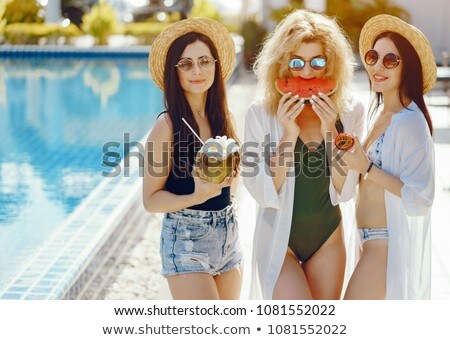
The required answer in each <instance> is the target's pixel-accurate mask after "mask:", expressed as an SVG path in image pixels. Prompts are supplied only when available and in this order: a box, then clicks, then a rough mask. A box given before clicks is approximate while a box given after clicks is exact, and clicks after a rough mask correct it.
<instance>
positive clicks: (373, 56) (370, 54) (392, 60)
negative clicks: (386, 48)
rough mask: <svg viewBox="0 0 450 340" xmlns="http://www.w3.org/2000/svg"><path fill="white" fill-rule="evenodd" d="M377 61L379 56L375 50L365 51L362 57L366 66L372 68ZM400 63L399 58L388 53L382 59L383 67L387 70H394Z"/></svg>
mask: <svg viewBox="0 0 450 340" xmlns="http://www.w3.org/2000/svg"><path fill="white" fill-rule="evenodd" d="M378 59H380V55H379V54H378V52H377V51H375V50H369V51H367V53H366V55H365V56H364V61H365V62H366V64H367V65H369V66H373V65H375V64H376V63H377V61H378ZM399 63H400V57H399V56H398V55H396V54H395V53H392V52H391V53H388V54H386V55H385V56H384V57H383V66H384V67H385V68H387V69H391V68H395V67H397V66H398V64H399Z"/></svg>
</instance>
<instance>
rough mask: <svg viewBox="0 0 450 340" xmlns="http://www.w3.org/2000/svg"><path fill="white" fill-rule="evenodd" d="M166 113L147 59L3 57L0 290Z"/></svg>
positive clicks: (0, 66) (0, 76)
mask: <svg viewBox="0 0 450 340" xmlns="http://www.w3.org/2000/svg"><path fill="white" fill-rule="evenodd" d="M161 109H162V96H161V93H160V91H159V89H158V88H157V87H156V86H155V85H154V84H153V82H152V81H151V80H150V77H149V72H148V68H147V60H146V59H145V58H134V59H133V58H130V59H121V58H116V59H92V58H91V59H64V58H57V59H44V58H39V59H38V58H36V59H33V58H25V59H0V136H1V139H0V143H1V144H0V145H1V149H0V150H1V151H0V291H1V290H2V288H3V287H4V286H5V285H6V284H7V282H8V281H10V280H11V279H12V278H13V277H14V276H15V275H16V273H17V272H18V271H20V269H21V268H22V267H23V266H24V264H25V263H26V262H27V261H29V259H30V257H32V256H33V254H34V253H35V252H37V251H38V250H39V248H40V247H41V246H42V244H43V243H44V242H45V240H47V239H48V238H49V237H51V236H52V235H53V234H54V233H55V232H56V231H57V229H58V226H60V225H61V224H62V223H63V222H64V221H65V220H66V219H67V217H68V216H69V215H70V214H71V212H73V211H74V209H75V208H76V207H77V206H78V205H80V204H81V203H82V202H83V200H84V199H85V198H86V197H87V196H88V195H89V193H90V192H92V190H93V189H94V188H95V187H96V186H97V185H98V184H99V183H100V182H101V180H102V179H103V177H102V175H101V174H102V171H104V170H105V167H103V166H102V158H103V153H102V146H103V144H105V143H107V142H108V141H116V142H119V143H121V145H123V138H124V137H123V136H124V134H125V133H129V134H130V140H131V141H139V140H140V139H141V138H143V137H144V136H145V134H146V133H147V132H148V131H149V129H150V128H151V126H152V125H153V122H154V120H155V118H156V116H157V113H158V112H160V110H161Z"/></svg>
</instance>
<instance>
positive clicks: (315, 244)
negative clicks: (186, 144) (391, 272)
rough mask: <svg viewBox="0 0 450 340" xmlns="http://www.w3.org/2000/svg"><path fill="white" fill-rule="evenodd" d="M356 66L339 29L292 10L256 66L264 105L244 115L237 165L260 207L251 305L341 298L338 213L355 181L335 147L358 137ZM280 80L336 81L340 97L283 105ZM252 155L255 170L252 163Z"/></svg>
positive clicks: (292, 99) (286, 99)
mask: <svg viewBox="0 0 450 340" xmlns="http://www.w3.org/2000/svg"><path fill="white" fill-rule="evenodd" d="M353 60H354V59H353V54H352V49H351V47H350V45H349V43H348V40H347V38H346V36H345V35H344V33H343V31H342V30H341V29H340V28H339V26H338V25H337V23H336V22H335V21H333V20H332V19H329V18H327V17H325V16H323V15H320V14H315V13H312V12H308V11H304V10H298V11H295V12H293V13H291V14H290V15H289V16H287V17H286V18H285V19H284V20H283V21H282V22H281V23H280V24H279V25H278V26H277V27H276V29H275V31H274V32H273V33H272V35H271V36H270V37H269V39H268V40H267V41H266V42H265V44H264V47H263V49H262V52H261V54H260V55H259V57H258V59H257V61H256V63H255V66H254V69H255V72H256V75H257V76H258V81H259V85H260V86H261V87H262V91H263V94H264V99H263V100H261V101H257V102H255V103H253V104H252V105H251V106H250V108H249V110H248V113H247V116H246V127H245V142H246V143H245V145H246V151H247V153H246V157H245V158H246V159H244V161H243V165H244V170H243V177H244V183H245V186H246V188H247V189H248V190H249V192H250V193H251V194H252V196H253V197H254V198H255V199H256V201H257V203H258V205H259V208H258V212H257V217H256V228H255V234H254V249H253V259H252V285H251V297H253V298H260V297H263V298H264V299H339V298H340V296H341V291H342V287H343V282H344V273H345V267H346V248H345V242H344V235H343V223H342V215H341V210H340V208H339V206H337V204H338V203H340V202H344V201H346V200H349V199H351V198H352V197H353V194H354V192H355V187H356V183H357V173H356V172H355V171H350V172H347V170H346V169H345V168H343V167H341V166H340V165H339V164H338V163H339V162H337V161H336V159H335V158H336V157H335V156H336V150H335V149H334V143H333V139H334V137H335V136H336V135H337V134H338V132H342V130H343V131H345V132H347V133H349V134H352V135H357V136H361V133H362V131H363V125H364V124H363V122H364V112H363V111H364V108H363V106H362V105H361V103H359V102H357V101H354V100H352V98H351V94H350V93H349V85H350V81H351V78H352V75H353V65H354V63H353ZM279 77H288V78H290V77H301V78H303V81H304V82H305V83H306V82H307V81H308V80H309V81H313V80H312V79H315V78H319V79H321V78H334V79H335V80H336V81H337V83H338V88H337V91H336V92H335V93H334V94H333V95H331V96H330V97H328V96H326V95H324V94H320V95H319V96H318V97H317V96H316V97H314V98H312V99H311V102H309V103H306V102H305V101H304V99H303V98H298V97H296V96H293V95H292V96H290V94H285V95H283V96H280V94H279V93H278V92H277V90H276V88H275V81H276V80H277V79H278V78H279ZM253 151H254V153H253V155H257V157H255V159H256V162H257V166H256V167H254V166H253V165H254V163H255V162H252V161H251V160H250V159H249V157H250V155H251V153H250V152H253ZM294 154H295V157H294ZM292 161H294V162H292ZM349 231H351V228H350V229H349ZM345 239H348V240H350V239H351V238H350V237H349V234H346V235H345ZM349 255H352V254H349Z"/></svg>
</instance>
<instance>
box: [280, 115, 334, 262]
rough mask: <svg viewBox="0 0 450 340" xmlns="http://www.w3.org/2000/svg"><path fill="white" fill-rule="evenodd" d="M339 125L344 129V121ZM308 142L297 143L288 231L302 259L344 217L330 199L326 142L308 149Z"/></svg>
mask: <svg viewBox="0 0 450 340" xmlns="http://www.w3.org/2000/svg"><path fill="white" fill-rule="evenodd" d="M338 123H339V124H340V122H338ZM336 127H337V128H338V131H342V124H340V126H338V124H337V126H336ZM307 144H308V145H309V144H310V143H307ZM308 145H305V144H304V143H303V141H302V140H301V139H300V138H298V139H297V143H296V145H295V194H294V209H293V213H292V225H291V232H290V235H289V247H290V248H291V249H292V251H293V252H294V253H295V255H296V256H297V258H298V259H299V260H300V261H301V262H306V261H308V259H310V258H311V256H312V255H313V254H314V253H315V252H316V251H317V250H319V249H320V247H321V246H322V245H323V244H324V243H325V241H326V240H327V239H328V238H329V237H330V236H331V234H332V233H333V232H334V231H335V230H336V228H337V227H338V226H339V224H340V223H341V218H342V217H341V210H340V209H339V206H333V205H332V204H331V200H330V193H329V185H330V180H331V179H330V170H329V168H328V160H327V157H326V150H325V142H323V141H322V143H321V144H320V145H319V146H318V147H317V148H316V150H314V151H310V150H308Z"/></svg>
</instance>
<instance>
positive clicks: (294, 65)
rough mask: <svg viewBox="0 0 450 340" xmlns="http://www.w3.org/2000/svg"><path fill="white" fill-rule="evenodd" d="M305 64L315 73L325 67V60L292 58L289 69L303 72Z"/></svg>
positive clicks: (318, 58) (321, 58) (319, 58)
mask: <svg viewBox="0 0 450 340" xmlns="http://www.w3.org/2000/svg"><path fill="white" fill-rule="evenodd" d="M306 63H309V64H310V65H311V68H312V69H313V70H316V71H319V70H323V69H324V68H325V67H326V66H327V60H326V59H325V58H323V57H316V58H313V59H311V60H303V59H301V58H292V59H291V60H289V68H290V69H291V70H292V71H300V70H303V68H304V67H305V65H306Z"/></svg>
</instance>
